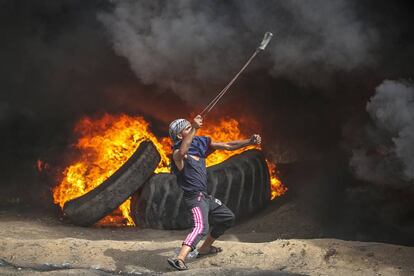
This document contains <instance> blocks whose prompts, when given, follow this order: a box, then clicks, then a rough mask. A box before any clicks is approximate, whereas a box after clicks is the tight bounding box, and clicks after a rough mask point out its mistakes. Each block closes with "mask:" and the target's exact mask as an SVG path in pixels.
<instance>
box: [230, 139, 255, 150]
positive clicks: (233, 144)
mask: <svg viewBox="0 0 414 276" xmlns="http://www.w3.org/2000/svg"><path fill="white" fill-rule="evenodd" d="M251 144H252V143H251V141H250V139H245V140H236V141H230V142H227V143H226V147H225V148H226V150H237V149H240V148H244V147H247V146H250V145H251Z"/></svg>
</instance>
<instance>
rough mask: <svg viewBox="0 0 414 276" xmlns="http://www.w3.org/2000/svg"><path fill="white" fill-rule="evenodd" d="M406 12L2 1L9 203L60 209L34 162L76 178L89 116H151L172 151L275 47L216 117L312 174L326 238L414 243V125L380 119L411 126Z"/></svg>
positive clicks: (402, 6) (324, 6) (5, 196)
mask: <svg viewBox="0 0 414 276" xmlns="http://www.w3.org/2000/svg"><path fill="white" fill-rule="evenodd" d="M412 10H413V9H412V5H411V3H410V2H409V1H393V2H390V1H373V0H369V1H363V2H362V1H356V0H355V1H342V0H341V1H340V0H336V1H322V0H320V1H293V0H292V1H285V2H283V3H282V2H280V1H192V2H190V1H109V0H108V1H104V0H94V1H81V0H72V1H55V0H53V1H52V0H45V1H23V0H9V1H6V0H3V1H0V23H1V24H0V33H1V43H0V61H1V65H0V83H1V89H2V90H1V93H0V133H1V144H0V148H1V153H2V159H1V167H2V170H1V174H0V183H1V194H0V199H1V200H2V202H3V203H4V202H6V203H7V202H9V203H12V202H16V201H17V198H18V201H19V202H24V203H26V204H30V205H33V206H45V205H50V201H51V199H50V188H51V187H52V186H53V185H54V184H55V183H54V181H55V180H51V179H50V178H48V177H46V176H44V175H42V174H40V175H39V173H38V172H37V169H36V161H37V160H38V159H41V160H42V161H46V162H48V163H49V164H50V167H51V168H52V169H50V170H53V168H56V167H59V166H61V165H62V164H64V163H65V162H67V160H64V156H66V155H65V154H64V153H65V152H67V151H68V150H70V149H71V145H72V144H73V143H74V141H75V140H74V139H75V137H73V126H74V124H75V122H76V121H78V120H79V119H80V118H82V117H83V116H92V117H99V116H101V115H102V114H103V113H105V112H107V113H113V114H114V113H127V114H131V115H136V114H138V115H143V116H144V117H145V118H146V119H148V120H149V121H150V122H151V124H152V128H153V131H154V132H155V133H156V134H157V135H159V136H165V135H166V131H167V129H166V127H167V125H168V122H169V121H171V120H172V119H174V118H176V117H178V116H179V117H183V116H187V115H188V114H190V113H192V114H194V113H196V112H197V111H199V110H201V109H202V107H203V105H204V104H206V103H207V101H208V99H210V98H211V97H213V96H214V95H215V93H216V92H218V91H219V90H220V89H221V88H222V87H224V86H225V85H226V83H227V81H228V80H229V79H230V78H231V77H232V75H233V74H234V73H235V72H237V71H238V69H239V68H240V66H241V65H242V64H243V63H244V62H245V60H246V59H247V58H248V57H249V56H250V55H251V54H252V52H253V51H254V50H255V48H256V47H257V46H258V43H259V42H260V40H261V38H262V36H263V34H264V32H266V31H272V32H273V33H274V34H275V37H274V39H273V40H272V41H271V43H270V44H269V48H268V49H267V50H266V51H265V52H263V53H261V54H260V55H259V56H258V57H257V58H256V59H255V60H254V62H253V64H252V66H251V67H249V68H248V70H247V71H246V72H245V73H244V74H243V75H242V76H241V78H240V79H239V80H238V82H237V83H236V84H235V85H234V86H233V87H232V89H231V91H230V92H229V94H228V95H226V97H225V98H224V99H223V101H222V102H220V103H219V105H218V106H217V108H216V109H214V110H213V111H212V114H211V116H212V117H227V116H231V117H235V118H239V119H240V121H241V125H242V128H243V129H245V130H246V131H247V132H253V131H257V130H259V131H260V132H261V133H262V136H263V141H264V146H263V147H264V150H265V152H266V153H267V154H268V155H269V157H270V158H272V159H273V160H275V161H277V162H278V163H287V164H292V166H295V164H299V163H300V164H301V165H300V167H298V168H304V167H303V166H305V165H303V164H312V168H314V167H315V166H316V168H315V169H316V171H318V172H319V176H320V177H319V176H318V177H315V178H314V179H313V180H311V181H309V182H308V183H311V184H309V185H310V186H308V187H306V186H303V187H302V188H303V189H302V191H303V193H305V192H304V191H306V193H307V196H306V200H307V201H306V202H309V206H308V207H309V208H308V209H310V210H311V209H314V212H315V213H318V214H319V215H320V217H321V220H322V221H324V222H326V225H327V227H329V229H330V230H331V234H332V235H334V236H335V235H336V236H338V235H339V234H338V233H341V235H342V236H341V237H344V238H359V237H362V238H363V239H370V238H371V239H375V240H386V241H396V239H393V238H392V237H390V236H391V235H390V233H392V232H393V231H395V232H396V233H399V234H401V233H402V234H401V236H402V237H404V238H401V239H400V240H398V242H402V243H404V242H406V243H407V242H409V241H410V239H409V238H405V237H409V235H408V234H407V233H409V231H410V230H411V229H413V218H412V216H410V215H409V214H411V213H413V211H414V207H413V206H412V204H410V201H409V200H408V199H407V198H410V196H412V195H413V193H412V165H413V164H412V161H411V158H412V155H411V154H410V150H411V149H412V145H413V140H412V139H413V137H412V123H411V124H410V123H409V122H410V121H409V120H408V121H407V120H406V121H404V120H402V119H401V120H400V119H398V122H400V121H401V122H406V123H404V124H402V123H401V122H400V123H398V124H395V122H394V121H392V123H391V124H388V119H387V120H386V121H382V120H383V118H382V117H378V112H377V111H378V110H382V109H384V108H385V109H384V110H386V111H387V112H388V113H387V114H388V116H389V118H394V117H395V116H399V114H400V112H403V111H404V110H405V112H406V113H407V114H408V117H407V118H411V117H410V116H412V100H411V98H410V97H405V96H404V95H405V94H407V93H408V94H409V93H410V92H401V91H411V90H410V89H412V88H410V87H412V84H411V78H412V77H413V75H412V74H413V72H414V62H413V60H414V51H413V49H414V47H413V46H414V36H413V32H414V31H413V30H412V25H413V24H412V23H413V22H412V21H413V20H412V16H411V15H412ZM386 80H388V81H386ZM402 87H406V88H402ZM407 89H408V90H407ZM404 93H405V94H404ZM404 97H405V98H404ZM402 98H403V99H404V101H403V103H404V104H403V105H402V106H400V105H394V106H391V107H392V108H389V109H387V108H388V104H391V103H397V102H398V103H400V101H399V99H402ZM252 121H253V122H254V124H252V123H251V122H252ZM407 122H408V123H407ZM206 123H208V118H207V119H206ZM389 126H391V128H390V127H389ZM305 167H306V166H305ZM328 170H329V173H327V171H328ZM297 173H298V174H300V171H298V172H297ZM53 174H59V171H56V172H53ZM330 175H339V176H340V177H337V176H333V177H332V178H331V177H330ZM338 179H341V180H340V181H339V180H338ZM287 180H288V179H287ZM304 181H307V180H305V179H304ZM287 183H288V182H287ZM321 183H322V184H321ZM291 190H294V188H293V187H292V189H291ZM299 193H300V192H299ZM323 202H329V204H330V207H329V208H327V206H326V205H325V204H322V203H323ZM328 210H329V212H328ZM333 210H335V211H333ZM357 232H358V233H359V234H358V235H356V234H355V233H357ZM411 242H412V240H411Z"/></svg>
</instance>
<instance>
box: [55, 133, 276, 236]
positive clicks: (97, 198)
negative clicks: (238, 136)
mask: <svg viewBox="0 0 414 276" xmlns="http://www.w3.org/2000/svg"><path fill="white" fill-rule="evenodd" d="M159 162H160V154H159V153H158V151H157V149H156V148H155V146H154V145H153V144H152V142H150V141H145V142H142V143H141V144H140V146H139V147H138V149H137V150H136V151H135V153H134V154H133V155H132V156H131V157H130V158H129V160H128V161H127V162H126V163H125V164H124V165H123V166H122V167H121V168H120V169H119V170H118V171H116V172H115V173H114V174H113V175H112V176H111V177H109V178H108V179H107V180H105V181H104V182H103V183H102V184H101V185H99V186H98V187H97V188H95V189H94V190H92V191H90V192H88V193H86V194H84V195H83V196H81V197H78V198H76V199H73V200H71V201H68V202H67V203H66V204H65V206H64V208H63V212H64V214H65V215H66V216H67V217H69V219H70V220H71V221H72V222H73V223H74V224H77V225H81V226H89V225H92V224H94V223H95V222H97V221H98V220H100V219H101V218H103V217H105V216H106V215H108V214H109V213H111V212H112V211H113V210H114V209H116V208H117V207H118V206H119V205H120V204H121V203H123V202H124V201H125V200H126V199H127V198H129V197H130V196H131V195H132V203H131V213H132V217H133V218H134V220H135V223H136V225H138V226H139V227H148V228H157V229H186V228H189V227H191V225H192V224H191V219H192V218H191V214H190V213H189V212H188V211H187V208H186V206H185V203H184V201H183V200H182V199H183V192H182V190H181V188H180V187H179V186H178V184H177V181H176V177H175V175H173V174H170V173H160V174H155V173H154V170H155V168H156V167H157V165H158V163H159ZM207 174H208V193H209V194H211V195H213V196H214V197H216V198H218V199H220V200H221V201H222V202H223V203H224V204H226V205H227V206H228V207H229V208H230V209H231V210H232V211H233V212H234V214H235V215H236V218H237V219H238V220H240V219H243V218H246V217H249V216H251V215H253V214H255V213H256V212H257V211H259V210H260V209H263V208H264V207H265V206H266V205H267V204H268V203H269V202H270V175H269V170H268V167H267V164H266V160H265V158H264V155H263V153H262V152H261V151H259V150H256V149H253V150H247V151H245V152H243V153H241V154H238V155H234V156H232V157H230V158H229V159H227V160H226V161H224V162H222V163H220V164H217V165H214V166H211V167H208V168H207Z"/></svg>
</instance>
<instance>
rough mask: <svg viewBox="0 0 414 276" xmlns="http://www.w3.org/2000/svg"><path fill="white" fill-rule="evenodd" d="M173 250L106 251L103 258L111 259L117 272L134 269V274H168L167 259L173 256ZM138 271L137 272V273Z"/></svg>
mask: <svg viewBox="0 0 414 276" xmlns="http://www.w3.org/2000/svg"><path fill="white" fill-rule="evenodd" d="M173 251H174V248H163V249H155V250H120V249H107V250H105V252H104V255H105V256H108V257H111V258H112V259H113V260H114V261H115V266H116V270H117V271H123V272H128V271H129V270H132V269H134V270H135V272H141V271H140V270H142V272H144V273H145V272H148V271H145V270H146V269H149V270H152V271H153V272H169V271H171V268H170V267H169V266H168V263H167V258H169V257H172V256H173V254H174V253H173ZM137 270H138V271H137Z"/></svg>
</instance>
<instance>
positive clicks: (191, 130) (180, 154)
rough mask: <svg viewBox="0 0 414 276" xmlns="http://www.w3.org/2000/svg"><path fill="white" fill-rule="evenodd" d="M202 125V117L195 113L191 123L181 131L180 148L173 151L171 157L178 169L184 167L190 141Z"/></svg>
mask: <svg viewBox="0 0 414 276" xmlns="http://www.w3.org/2000/svg"><path fill="white" fill-rule="evenodd" d="M202 125H203V118H202V117H201V116H200V115H197V116H196V117H195V118H194V120H193V123H192V124H191V125H189V126H187V127H186V128H185V129H184V130H183V131H182V132H181V134H180V135H181V137H182V142H181V145H180V148H179V149H177V150H175V151H174V152H173V159H174V162H175V164H176V165H177V168H178V169H179V170H181V169H182V168H183V167H184V162H183V160H184V157H185V155H186V154H187V152H188V149H189V148H190V145H191V142H192V141H193V138H194V136H195V134H196V132H197V129H199V128H200V127H201V126H202Z"/></svg>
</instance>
